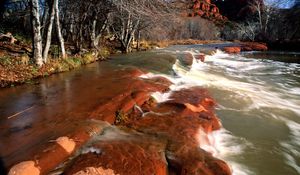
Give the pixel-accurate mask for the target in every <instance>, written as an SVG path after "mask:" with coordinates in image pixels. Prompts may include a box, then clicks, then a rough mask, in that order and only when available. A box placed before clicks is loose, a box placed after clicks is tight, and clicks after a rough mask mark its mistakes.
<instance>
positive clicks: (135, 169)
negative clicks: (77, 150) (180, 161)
mask: <svg viewBox="0 0 300 175" xmlns="http://www.w3.org/2000/svg"><path fill="white" fill-rule="evenodd" d="M165 146H166V143H165V142H164V141H163V140H160V139H156V138H155V137H151V136H147V135H144V134H141V133H136V132H134V131H126V132H124V131H120V130H118V129H115V128H107V129H106V131H105V133H104V134H103V135H102V136H98V138H97V140H95V141H94V143H93V144H91V145H90V146H89V147H88V148H87V149H90V150H98V152H97V151H96V152H88V153H83V154H81V155H79V156H78V157H77V158H76V159H75V160H74V161H73V163H72V165H71V166H70V167H69V168H68V169H67V170H66V171H65V174H66V175H68V174H70V175H71V174H75V173H78V172H80V171H83V170H85V169H87V168H89V167H93V168H96V169H98V168H101V169H104V170H110V172H114V173H115V174H120V175H130V174H137V175H138V174H141V175H142V174H145V175H148V174H149V175H150V174H157V175H166V174H167V162H166V160H165V155H164V152H165Z"/></svg>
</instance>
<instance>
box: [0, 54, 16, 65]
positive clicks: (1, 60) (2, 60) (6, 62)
mask: <svg viewBox="0 0 300 175" xmlns="http://www.w3.org/2000/svg"><path fill="white" fill-rule="evenodd" d="M0 64H1V65H2V66H11V65H12V64H13V62H12V60H11V58H10V57H9V56H3V57H0Z"/></svg>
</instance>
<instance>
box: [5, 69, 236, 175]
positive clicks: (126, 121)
mask: <svg viewBox="0 0 300 175" xmlns="http://www.w3.org/2000/svg"><path fill="white" fill-rule="evenodd" d="M145 73H146V72H143V71H140V70H138V69H134V68H126V69H124V70H110V71H108V72H105V73H103V75H101V76H99V77H97V78H96V79H95V80H98V81H99V80H101V83H100V84H101V85H100V86H99V84H97V86H98V87H97V88H94V87H89V86H88V84H85V86H87V87H89V88H88V89H89V90H88V91H87V92H81V93H82V95H85V94H86V95H87V94H89V96H88V97H89V98H90V99H91V100H95V99H98V101H97V102H96V103H92V105H91V106H90V107H85V104H84V102H86V100H87V99H83V100H82V101H79V103H77V102H76V101H74V102H75V103H77V105H78V104H81V106H80V105H79V108H77V110H78V109H81V110H82V111H81V113H79V114H81V115H78V113H77V114H75V115H65V116H63V117H64V120H59V119H57V120H58V121H59V122H57V123H55V124H54V125H53V126H52V127H51V128H44V129H42V126H39V127H37V126H35V125H34V126H33V127H32V128H30V129H29V131H35V130H36V129H40V130H39V132H40V136H39V137H37V138H32V135H31V136H30V137H24V138H23V143H22V144H23V145H24V144H25V143H28V144H29V145H31V146H32V149H29V150H31V152H30V153H28V154H23V155H19V156H18V158H17V160H14V159H7V160H10V163H11V166H9V168H10V170H11V173H10V174H13V172H16V168H18V167H23V166H19V165H20V164H21V165H23V163H24V162H25V163H26V162H28V161H29V162H31V164H30V167H31V168H32V167H33V168H35V167H38V170H39V173H40V174H48V173H49V172H51V171H53V170H55V169H57V168H58V169H57V170H56V172H57V171H58V172H59V173H63V174H80V175H81V174H93V175H95V174H120V175H122V174H124V175H127V174H145V175H148V174H159V175H164V174H182V175H185V174H186V175H188V174H199V175H200V174H201V175H202V174H207V175H223V174H224V175H227V174H231V172H230V169H229V167H228V166H227V165H226V163H225V162H224V161H222V160H219V159H217V158H215V157H213V156H212V154H211V153H209V152H206V151H205V150H203V149H201V148H200V146H201V144H206V145H207V144H208V145H209V144H211V143H210V141H209V139H208V138H207V134H208V133H210V132H212V131H213V130H217V129H219V128H220V127H221V124H220V122H219V119H218V118H217V116H216V115H215V113H214V111H213V110H214V106H215V102H214V101H213V100H212V98H211V97H210V96H209V94H208V92H207V91H206V90H205V89H203V88H200V87H193V88H189V89H181V90H178V91H174V92H172V93H171V95H170V98H169V100H167V101H165V102H162V103H157V102H156V101H155V99H153V98H152V97H151V94H152V93H154V92H161V93H164V92H168V91H169V86H170V85H171V84H172V83H171V82H170V81H169V80H168V79H166V78H164V77H153V78H141V77H140V76H141V75H143V74H145ZM91 93H94V94H91ZM84 97H87V96H84ZM81 102H83V103H81ZM77 107H78V106H77ZM36 110H38V109H37V108H34V109H33V111H36ZM85 110H89V111H90V112H83V111H85ZM40 112H41V111H40ZM75 112H77V111H73V113H71V114H74V113H75ZM29 114H30V113H29ZM58 116H59V115H58ZM12 120H16V121H18V120H19V118H13V119H12ZM45 122H46V121H45ZM113 125H117V126H113ZM54 128H55V129H56V130H55V132H53V129H54ZM45 135H52V137H51V139H47V138H49V137H46V138H44V137H43V136H45ZM41 138H43V139H42V140H41ZM32 140H33V141H34V142H33V143H31V142H30V141H32ZM37 142H40V144H35V143H37ZM17 149H20V147H12V148H11V150H10V151H13V150H17ZM21 150H22V149H21ZM23 150H26V149H24V148H23ZM8 155H9V154H8ZM12 155H14V154H12ZM13 157H15V156H13ZM8 158H9V157H8ZM70 158H71V159H70ZM32 162H33V164H32ZM32 165H33V166H32ZM30 167H29V168H30ZM23 169H24V168H23ZM24 170H26V171H27V170H28V168H25V169H24ZM34 170H35V169H34ZM18 171H21V172H22V168H21V170H20V169H19V170H18Z"/></svg>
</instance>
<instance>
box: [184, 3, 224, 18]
mask: <svg viewBox="0 0 300 175" xmlns="http://www.w3.org/2000/svg"><path fill="white" fill-rule="evenodd" d="M192 3H193V4H192V5H191V7H190V9H192V13H190V16H200V17H203V18H206V19H210V20H214V21H226V18H225V17H223V16H222V15H221V14H220V13H219V8H218V7H217V6H216V5H214V4H211V1H210V0H194V1H193V2H192Z"/></svg>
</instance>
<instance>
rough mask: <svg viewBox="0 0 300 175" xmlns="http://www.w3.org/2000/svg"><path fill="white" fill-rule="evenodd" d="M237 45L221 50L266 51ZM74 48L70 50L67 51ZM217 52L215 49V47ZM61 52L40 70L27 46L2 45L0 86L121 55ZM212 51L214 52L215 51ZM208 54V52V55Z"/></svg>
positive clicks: (111, 50) (108, 50) (161, 44)
mask: <svg viewBox="0 0 300 175" xmlns="http://www.w3.org/2000/svg"><path fill="white" fill-rule="evenodd" d="M225 42H226V41H221V40H194V39H186V40H170V41H158V42H157V41H141V42H140V44H139V47H137V46H135V47H134V48H138V49H133V51H147V50H151V49H158V48H166V47H168V46H171V45H193V44H216V43H225ZM232 43H234V44H235V46H232V47H231V46H230V47H224V48H220V49H221V50H223V51H225V52H228V53H239V52H241V51H252V50H256V51H265V50H267V47H266V44H264V43H258V42H240V41H233V42H232ZM68 49H70V50H71V48H68V47H67V52H68V51H69V50H68ZM213 49H215V48H213ZM56 52H59V51H58V49H57V50H55V47H54V48H53V54H52V56H53V57H54V58H51V59H49V61H48V62H47V63H46V64H44V65H43V66H41V67H38V66H37V65H35V64H34V62H33V61H32V60H31V59H30V55H31V54H32V53H31V48H30V46H29V45H28V44H20V43H10V42H0V87H1V88H7V87H13V86H16V85H21V84H34V83H35V81H34V80H36V79H39V78H44V77H48V76H50V75H52V74H57V73H62V72H68V71H71V70H73V69H76V68H79V67H81V66H83V65H87V64H90V63H94V62H96V61H105V60H107V59H109V57H110V55H112V54H118V53H122V52H121V51H120V50H118V49H117V48H116V47H115V46H113V45H110V46H108V47H103V48H101V52H100V53H98V54H96V53H95V52H94V51H93V50H85V51H84V53H82V54H75V55H68V57H67V58H61V57H59V55H58V54H59V53H56ZM70 52H71V51H70ZM70 52H69V53H70ZM212 52H213V51H212ZM206 54H207V53H206Z"/></svg>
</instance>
